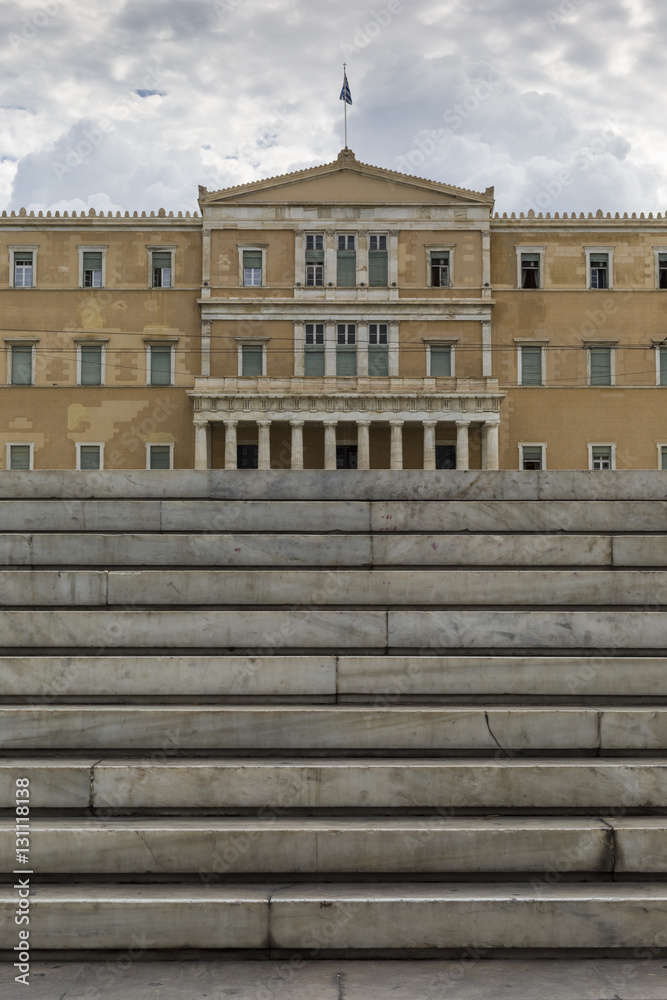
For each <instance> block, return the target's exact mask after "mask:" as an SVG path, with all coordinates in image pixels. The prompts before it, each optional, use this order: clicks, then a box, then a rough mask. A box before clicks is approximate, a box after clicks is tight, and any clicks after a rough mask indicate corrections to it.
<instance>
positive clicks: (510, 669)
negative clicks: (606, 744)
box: [0, 655, 667, 704]
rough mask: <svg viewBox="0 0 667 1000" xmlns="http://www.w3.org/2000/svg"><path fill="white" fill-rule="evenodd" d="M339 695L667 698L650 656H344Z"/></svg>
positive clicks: (664, 678) (665, 674) (662, 674)
mask: <svg viewBox="0 0 667 1000" xmlns="http://www.w3.org/2000/svg"><path fill="white" fill-rule="evenodd" d="M0 677H2V664H1V663H0ZM338 694H339V697H341V698H343V697H348V696H354V695H359V696H360V695H376V696H385V697H386V698H387V699H388V700H387V704H394V703H395V702H396V701H397V700H399V699H400V698H403V697H408V696H414V695H433V696H435V695H442V696H446V695H471V696H474V697H478V698H483V697H484V696H485V695H486V696H494V695H513V696H515V697H516V698H517V699H519V700H520V699H521V698H523V697H525V696H526V695H533V696H540V695H562V696H566V697H572V698H576V697H584V696H590V695H603V694H606V695H618V696H626V697H630V696H637V697H651V696H654V697H665V696H666V695H667V671H666V670H665V668H664V661H663V660H662V658H661V657H650V656H646V657H642V656H549V655H544V656H349V655H343V656H340V657H339V658H338Z"/></svg>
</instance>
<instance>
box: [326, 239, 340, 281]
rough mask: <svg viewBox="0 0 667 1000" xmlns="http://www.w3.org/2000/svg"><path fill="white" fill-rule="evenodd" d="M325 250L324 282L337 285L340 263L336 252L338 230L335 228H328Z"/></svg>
mask: <svg viewBox="0 0 667 1000" xmlns="http://www.w3.org/2000/svg"><path fill="white" fill-rule="evenodd" d="M324 240H325V250H324V284H325V285H335V284H336V282H337V280H338V278H337V276H336V266H337V264H338V259H337V253H336V232H335V230H334V229H327V231H326V233H325V235H324Z"/></svg>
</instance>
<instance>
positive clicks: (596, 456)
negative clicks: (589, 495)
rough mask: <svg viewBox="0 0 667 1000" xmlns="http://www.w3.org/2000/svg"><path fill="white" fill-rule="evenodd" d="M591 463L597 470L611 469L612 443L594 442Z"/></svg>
mask: <svg viewBox="0 0 667 1000" xmlns="http://www.w3.org/2000/svg"><path fill="white" fill-rule="evenodd" d="M591 464H592V468H593V470H594V471H596V472H605V471H607V470H608V469H611V445H610V444H594V445H593V446H592V448H591Z"/></svg>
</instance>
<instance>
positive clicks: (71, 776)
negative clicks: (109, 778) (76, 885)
mask: <svg viewBox="0 0 667 1000" xmlns="http://www.w3.org/2000/svg"><path fill="white" fill-rule="evenodd" d="M92 765H93V760H92V759H87V760H86V759H72V758H68V759H62V758H61V759H59V758H58V757H55V756H53V755H51V756H50V757H41V758H36V757H30V758H28V759H27V760H19V759H11V758H6V757H5V758H4V759H3V760H0V809H12V810H13V809H14V807H15V804H16V779H17V778H27V779H28V781H29V782H30V784H29V786H28V788H29V791H30V796H29V798H30V806H31V807H32V808H33V809H85V808H86V807H87V806H88V805H90V804H91V787H90V779H91V773H92ZM10 854H11V852H10ZM10 854H7V853H5V854H4V857H10Z"/></svg>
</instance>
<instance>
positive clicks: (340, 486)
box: [0, 469, 667, 501]
mask: <svg viewBox="0 0 667 1000" xmlns="http://www.w3.org/2000/svg"><path fill="white" fill-rule="evenodd" d="M666 493H667V491H666V490H665V477H664V476H663V475H662V474H661V473H660V472H659V471H650V470H645V471H634V472H630V471H619V472H616V471H614V472H590V471H579V470H576V471H558V472H549V471H543V472H520V471H514V472H512V471H508V470H504V471H502V472H493V471H478V470H471V471H469V472H462V471H455V470H451V471H432V472H423V471H418V470H415V471H411V470H408V469H404V470H400V471H397V470H388V469H373V470H372V472H364V471H353V470H345V471H330V472H329V471H323V470H321V469H318V470H310V471H309V470H305V471H300V472H292V471H290V470H277V469H272V470H270V471H251V470H238V471H232V470H223V469H211V470H208V471H193V470H187V469H172V470H169V471H168V472H167V471H164V472H158V471H146V470H141V469H133V470H132V471H130V472H124V471H122V470H113V471H111V470H109V471H100V472H95V471H92V470H91V471H86V472H74V471H69V470H68V471H57V470H37V471H31V472H17V471H12V472H11V473H9V472H0V498H3V499H12V498H13V499H20V500H25V499H26V498H30V497H44V498H54V499H56V498H60V499H72V498H77V499H80V500H83V499H91V500H95V499H99V498H103V497H108V498H113V499H124V498H131V497H134V498H136V499H139V500H140V499H143V498H156V499H163V498H186V499H196V498H199V499H207V498H209V497H210V498H216V497H217V498H226V499H230V500H243V499H247V500H252V499H254V498H255V497H258V496H260V497H266V498H268V499H270V500H272V501H285V500H291V499H294V498H295V497H297V498H298V497H300V498H302V499H304V500H311V501H312V500H386V499H393V500H420V499H421V500H429V499H430V500H471V501H474V500H542V501H545V500H562V499H568V498H574V499H578V500H664V499H665V496H666Z"/></svg>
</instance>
